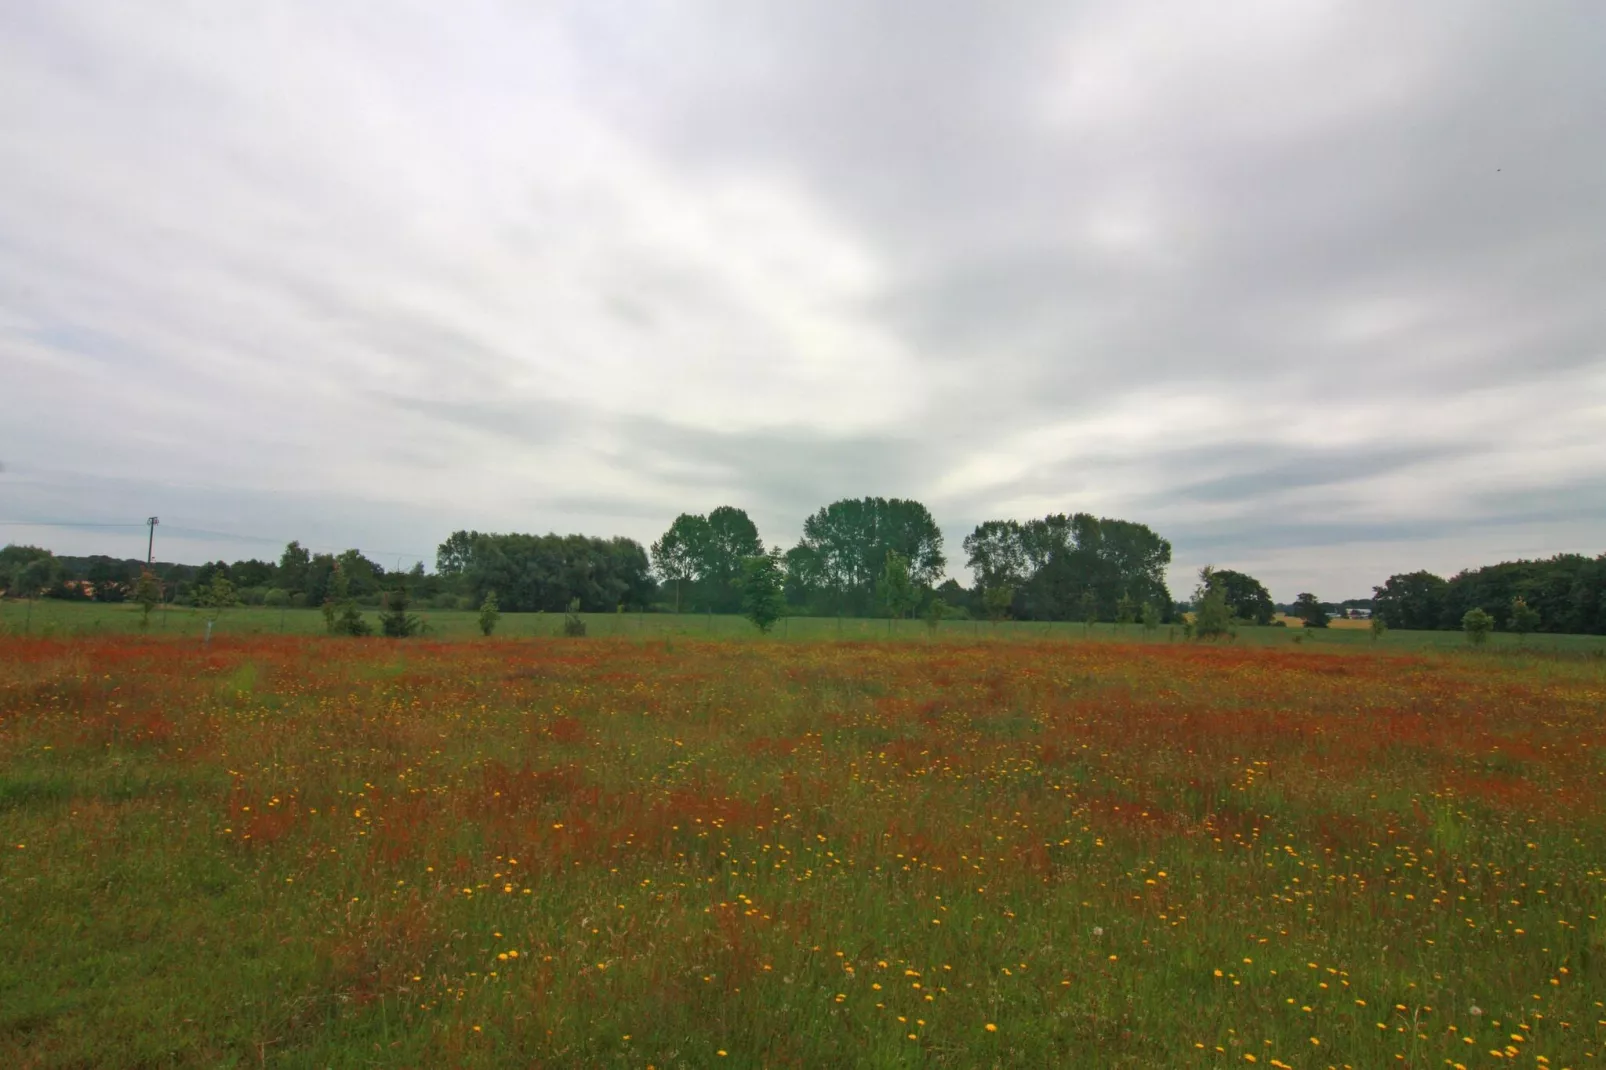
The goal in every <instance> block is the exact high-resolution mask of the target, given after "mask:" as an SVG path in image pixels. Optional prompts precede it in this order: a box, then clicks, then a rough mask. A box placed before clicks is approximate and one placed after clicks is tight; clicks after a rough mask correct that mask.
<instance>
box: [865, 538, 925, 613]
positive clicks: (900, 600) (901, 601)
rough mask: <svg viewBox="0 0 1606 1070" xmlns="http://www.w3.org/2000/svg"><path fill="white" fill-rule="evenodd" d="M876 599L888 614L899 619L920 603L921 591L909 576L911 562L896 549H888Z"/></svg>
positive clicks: (878, 581)
mask: <svg viewBox="0 0 1606 1070" xmlns="http://www.w3.org/2000/svg"><path fill="white" fill-rule="evenodd" d="M876 600H877V601H878V602H880V603H881V607H882V608H883V609H885V610H886V611H887V615H888V616H890V617H895V618H897V619H899V620H901V619H903V618H904V617H905V616H907V615H908V614H909V612H910V611H911V610H913V609H914V607H915V606H916V605H918V604H919V601H920V592H919V591H917V590H915V586H914V583H913V581H911V580H910V578H909V562H908V560H907V559H906V558H905V557H904V556H903V555H902V554H900V553H899V552H898V551H896V550H889V551H887V559H886V563H885V564H883V565H882V566H881V576H880V578H879V579H877V580H876Z"/></svg>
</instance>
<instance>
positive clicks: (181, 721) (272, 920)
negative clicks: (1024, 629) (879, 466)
mask: <svg viewBox="0 0 1606 1070" xmlns="http://www.w3.org/2000/svg"><path fill="white" fill-rule="evenodd" d="M1336 652H1337V648H1336V647H1335V649H1333V650H1324V649H1323V648H1321V647H1315V648H1313V647H1311V646H1309V645H1303V644H1302V645H1300V646H1297V647H1296V646H1293V645H1291V644H1289V645H1285V646H1283V647H1282V648H1280V649H1265V648H1253V647H1246V646H1243V645H1238V646H1199V645H1194V644H1184V643H1180V642H1178V643H1174V644H1167V643H1160V642H1157V643H1151V644H1130V643H1127V644H1124V643H1117V642H1078V643H1069V642H1064V641H1060V640H1057V639H1052V640H1044V639H1028V638H1025V637H1024V636H1023V637H1022V638H1021V639H1020V640H1019V641H1016V642H1007V643H1005V642H1000V643H987V644H984V643H977V642H970V641H966V642H929V643H914V642H909V643H896V644H888V643H884V642H875V643H870V642H842V643H837V642H802V641H793V642H785V643H783V642H744V643H731V642H709V641H704V640H700V639H696V638H683V637H676V636H662V635H659V636H658V637H656V638H652V639H645V640H643V639H640V638H634V637H633V638H631V639H629V640H626V639H608V638H588V639H586V640H584V641H565V640H553V639H534V640H531V639H523V640H515V641H506V640H503V641H492V642H476V643H461V642H459V643H441V642H427V641H416V640H415V641H409V642H403V643H397V642H389V641H384V640H330V639H310V638H304V637H295V636H286V637H280V636H261V637H251V636H238V635H228V634H224V635H222V636H220V637H217V638H214V640H213V641H212V642H211V643H210V644H209V645H206V646H202V645H201V644H199V643H194V642H189V641H178V640H175V639H172V638H171V637H170V638H168V639H166V640H163V639H160V638H157V637H150V638H137V637H127V636H110V635H107V636H100V637H93V636H91V637H86V638H79V639H69V638H56V639H41V638H19V637H11V638H0V845H3V846H0V1065H5V1066H60V1067H79V1066H90V1065H94V1066H130V1067H133V1066H157V1065H162V1066H168V1065H176V1066H219V1065H235V1066H241V1065H274V1066H308V1067H311V1066H319V1067H324V1066H350V1067H356V1066H619V1067H638V1068H639V1067H643V1066H654V1067H671V1066H673V1067H681V1066H686V1067H705V1066H718V1067H724V1066H740V1067H758V1066H810V1067H813V1066H848V1065H859V1066H877V1067H915V1066H955V1067H972V1066H1023V1067H1043V1066H1087V1067H1110V1066H1133V1067H1138V1066H1142V1067H1155V1066H1226V1065H1233V1066H1242V1065H1244V1064H1246V1063H1259V1064H1260V1065H1264V1066H1275V1067H1325V1066H1333V1067H1339V1066H1349V1067H1357V1068H1359V1067H1368V1068H1370V1067H1383V1066H1409V1067H1440V1066H1446V1065H1449V1066H1452V1067H1453V1066H1504V1065H1508V1063H1509V1061H1510V1060H1511V1059H1518V1060H1519V1061H1520V1062H1522V1063H1523V1064H1524V1065H1529V1066H1535V1065H1537V1066H1547V1065H1548V1066H1554V1067H1562V1066H1587V1065H1593V1064H1595V1063H1597V1062H1599V1061H1600V1056H1601V1054H1602V1052H1603V1050H1606V1049H1603V1048H1602V1044H1603V1043H1606V1004H1603V1002H1602V1000H1603V999H1606V923H1603V921H1602V920H1601V919H1602V918H1603V917H1606V906H1603V896H1606V862H1603V860H1606V799H1603V796H1602V792H1601V786H1602V783H1603V780H1606V724H1603V710H1606V671H1603V665H1602V663H1601V662H1600V661H1598V660H1595V659H1588V658H1556V657H1554V656H1547V655H1543V654H1539V653H1529V654H1527V655H1523V656H1518V657H1510V656H1506V657H1490V656H1457V657H1446V656H1443V655H1438V654H1426V655H1422V654H1400V653H1398V652H1389V651H1384V652H1380V653H1373V652H1371V651H1370V650H1367V649H1365V648H1356V650H1354V651H1351V652H1349V653H1348V655H1347V656H1342V657H1340V656H1335V654H1336Z"/></svg>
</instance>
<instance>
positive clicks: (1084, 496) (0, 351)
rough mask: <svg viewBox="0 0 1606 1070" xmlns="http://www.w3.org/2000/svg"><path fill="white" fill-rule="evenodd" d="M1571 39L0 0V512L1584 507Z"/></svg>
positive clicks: (1385, 552) (1555, 542)
mask: <svg viewBox="0 0 1606 1070" xmlns="http://www.w3.org/2000/svg"><path fill="white" fill-rule="evenodd" d="M1603 55H1606V11H1603V9H1602V8H1601V6H1600V5H1599V4H1596V3H1593V2H1589V0H1578V2H1571V3H1567V2H1551V0H1534V2H1529V3H1523V4H1512V3H1508V2H1473V0H1415V2H1413V3H1410V4H1400V3H1398V2H1395V0H1384V2H1342V3H1340V2H1327V0H1263V2H1262V0H1241V2H1235V3H1232V4H1226V5H1221V4H1200V3H1196V2H1183V3H1147V2H1133V0H1121V2H1118V3H1081V4H1078V3H1064V2H1056V3H1045V4H1031V3H1025V2H1022V3H1011V4H992V3H976V4H966V3H957V2H956V3H941V4H930V3H925V2H920V3H916V2H913V0H911V2H908V3H897V4H884V3H864V2H840V3H837V2H822V3H808V4H799V3H763V2H752V3H748V2H743V3H740V4H732V3H712V2H710V3H697V2H693V0H686V2H678V0H677V2H675V3H657V2H652V0H636V2H631V3H613V2H608V0H583V2H577V3H573V4H564V3H557V2H551V3H479V2H473V0H468V2H462V3H452V4H440V3H404V2H398V0H383V2H378V0H376V2H372V3H364V2H361V0H342V2H339V3H313V2H310V0H308V2H300V3H275V4H251V5H247V4H232V5H230V4H217V3H213V2H210V0H194V2H162V0H158V2H153V3H148V4H127V3H118V2H106V3H85V2H77V0H63V2H45V0H19V2H16V3H7V4H4V5H0V131H3V134H0V412H3V414H4V415H3V417H0V465H3V471H0V542H5V541H16V542H31V543H36V544H41V545H46V546H50V547H52V548H53V549H56V550H57V551H58V552H63V553H92V552H102V553H112V554H118V555H126V556H136V557H137V556H142V555H143V553H144V551H145V543H146V534H147V533H146V529H145V527H144V521H145V518H146V517H147V516H150V515H159V516H160V517H161V525H160V526H159V527H158V528H157V535H156V537H157V557H158V558H159V559H165V560H181V561H184V560H187V561H193V562H198V561H201V560H205V559H210V558H215V557H219V556H221V557H226V558H228V559H231V560H232V559H235V558H240V557H269V558H272V557H276V556H277V554H278V552H279V550H280V549H281V548H282V546H283V544H284V543H285V542H286V541H287V540H289V539H291V538H299V539H301V540H302V541H303V543H305V544H308V545H311V546H313V547H315V548H318V549H329V550H339V549H343V548H345V547H348V546H356V547H359V548H361V549H363V550H364V551H365V552H367V553H368V554H369V556H371V557H373V558H375V559H376V560H378V561H379V562H380V563H381V564H383V565H385V567H387V568H392V567H396V565H398V564H399V565H402V566H406V565H408V564H410V563H411V562H412V561H414V560H417V559H421V558H422V559H424V560H426V561H429V562H431V563H432V562H433V556H434V548H435V546H436V545H437V544H438V543H439V542H440V541H441V539H443V538H444V537H445V536H446V535H447V534H449V533H450V532H451V531H454V530H456V529H459V528H468V529H478V530H481V531H533V532H546V531H557V532H561V533H567V532H584V533H587V534H596V535H615V534H618V535H628V536H631V537H634V538H636V539H639V540H641V541H642V542H643V543H647V542H650V541H651V540H652V539H654V538H656V537H657V536H658V535H659V534H661V533H662V531H663V530H664V529H665V528H666V527H667V526H668V524H669V522H670V521H671V520H672V519H673V518H674V516H675V515H676V514H678V513H680V512H706V511H707V510H709V509H711V508H713V507H715V506H718V505H722V504H731V505H737V506H741V507H743V508H745V509H747V510H748V511H749V513H750V514H751V515H752V516H753V518H754V520H755V521H756V522H757V524H758V526H759V529H760V532H761V534H762V536H763V537H764V538H765V539H766V540H767V541H768V542H770V543H780V544H783V545H790V544H792V543H793V542H794V541H795V540H796V539H797V537H798V535H799V534H800V532H801V529H802V522H803V519H804V517H805V516H807V515H808V514H809V513H811V512H813V511H814V510H816V509H817V508H819V507H820V506H822V505H824V504H825V503H827V502H830V501H832V500H835V499H838V498H845V497H859V496H864V495H883V496H888V497H905V498H916V499H919V500H920V501H922V502H924V503H925V504H926V505H927V506H928V507H929V508H930V509H931V511H932V513H933V515H934V516H935V517H936V518H937V520H938V522H939V524H940V525H941V526H942V528H943V531H944V533H945V536H946V543H947V544H946V551H947V555H948V559H949V565H950V569H949V570H950V572H951V573H953V574H955V575H956V576H958V577H960V578H961V579H965V578H967V574H966V573H965V571H964V567H963V566H964V557H965V555H964V551H963V549H962V547H961V540H962V539H963V537H964V535H965V534H966V533H968V532H969V531H970V530H971V529H972V528H973V527H974V525H975V524H977V523H978V522H980V521H983V520H987V519H995V518H1011V517H1012V518H1016V519H1027V518H1031V517H1037V516H1043V515H1045V514H1048V513H1055V512H1075V511H1086V512H1092V513H1095V514H1098V515H1103V516H1114V517H1120V518H1123V519H1128V520H1135V521H1141V522H1143V523H1147V524H1149V525H1150V526H1151V527H1153V528H1154V529H1155V530H1156V531H1158V532H1160V533H1161V534H1162V535H1164V536H1166V537H1167V538H1168V539H1170V540H1171V542H1172V544H1173V546H1174V554H1175V563H1174V568H1173V570H1172V573H1171V580H1172V588H1173V593H1174V594H1176V595H1177V596H1178V597H1184V596H1186V594H1187V593H1188V592H1189V591H1190V590H1191V589H1192V587H1193V573H1194V571H1195V570H1196V569H1197V568H1198V567H1199V566H1201V565H1203V564H1206V563H1214V564H1216V565H1217V566H1219V567H1231V568H1238V569H1241V570H1244V571H1247V572H1249V573H1251V574H1252V575H1255V576H1257V577H1258V578H1260V579H1261V580H1263V581H1264V582H1265V583H1266V584H1267V586H1268V587H1269V588H1270V589H1271V592H1272V594H1273V595H1274V597H1276V598H1277V599H1278V600H1280V601H1289V600H1292V599H1293V597H1294V595H1295V594H1296V593H1298V592H1300V591H1307V590H1308V591H1312V592H1315V593H1316V594H1318V595H1319V596H1320V597H1322V598H1324V599H1331V600H1337V599H1340V598H1349V597H1365V596H1367V595H1368V594H1369V593H1370V590H1371V587H1372V586H1373V585H1375V584H1380V583H1381V582H1382V581H1383V580H1384V579H1385V578H1386V577H1387V576H1389V575H1390V574H1392V573H1396V572H1407V571H1413V570H1416V569H1419V568H1426V569H1430V570H1433V571H1436V572H1439V573H1441V574H1452V573H1454V572H1456V571H1458V570H1460V569H1462V568H1467V567H1473V566H1477V565H1480V564H1486V563H1492V562H1494V561H1499V560H1503V559H1510V558H1515V557H1519V556H1548V555H1550V554H1553V553H1558V552H1587V553H1590V554H1596V553H1600V552H1602V551H1603V550H1606V299H1603V295H1606V137H1603V135H1602V131H1603V130H1606V64H1603V63H1601V61H1600V57H1601V56H1603ZM392 558H394V559H395V560H394V561H392V560H391V559H392Z"/></svg>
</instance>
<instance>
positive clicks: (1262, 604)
mask: <svg viewBox="0 0 1606 1070" xmlns="http://www.w3.org/2000/svg"><path fill="white" fill-rule="evenodd" d="M1212 576H1213V581H1212V582H1214V583H1215V585H1216V586H1218V587H1220V588H1221V591H1222V594H1223V595H1225V597H1226V599H1227V610H1228V611H1229V612H1230V613H1231V614H1232V617H1233V619H1234V620H1242V621H1248V622H1250V623H1251V624H1258V625H1262V626H1264V625H1267V624H1270V623H1271V621H1272V618H1273V617H1274V616H1276V615H1277V606H1276V604H1275V603H1274V602H1272V600H1271V592H1270V591H1268V590H1266V588H1265V586H1264V585H1263V584H1262V583H1261V582H1260V581H1259V580H1257V579H1255V578H1254V577H1253V576H1250V575H1246V574H1245V573H1242V572H1235V571H1233V570H1232V569H1230V568H1221V569H1215V570H1214V571H1213V572H1212Z"/></svg>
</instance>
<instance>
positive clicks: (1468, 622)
mask: <svg viewBox="0 0 1606 1070" xmlns="http://www.w3.org/2000/svg"><path fill="white" fill-rule="evenodd" d="M1461 630H1462V631H1464V632H1466V633H1467V642H1469V643H1471V644H1472V645H1473V646H1482V645H1483V644H1484V643H1486V642H1488V641H1489V633H1490V632H1491V631H1493V630H1494V618H1493V617H1491V616H1489V614H1487V613H1485V612H1484V611H1483V609H1482V608H1481V607H1479V606H1473V607H1472V608H1471V609H1469V610H1467V611H1466V614H1465V615H1464V616H1462V618H1461Z"/></svg>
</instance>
